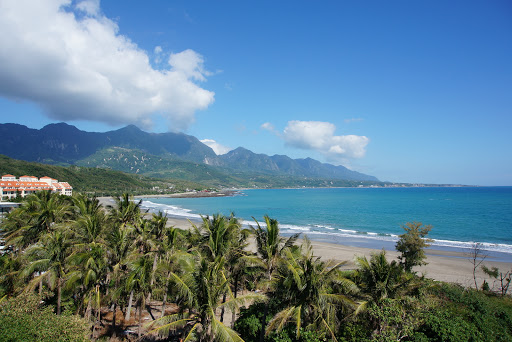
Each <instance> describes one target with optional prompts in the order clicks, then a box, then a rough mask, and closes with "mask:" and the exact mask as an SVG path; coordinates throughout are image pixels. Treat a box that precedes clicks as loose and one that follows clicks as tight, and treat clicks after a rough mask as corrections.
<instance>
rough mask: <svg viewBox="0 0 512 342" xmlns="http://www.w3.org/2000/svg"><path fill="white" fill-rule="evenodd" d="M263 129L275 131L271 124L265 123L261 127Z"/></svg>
mask: <svg viewBox="0 0 512 342" xmlns="http://www.w3.org/2000/svg"><path fill="white" fill-rule="evenodd" d="M261 128H262V129H264V130H266V131H269V132H274V131H275V128H274V125H272V124H271V123H270V122H265V123H264V124H262V125H261Z"/></svg>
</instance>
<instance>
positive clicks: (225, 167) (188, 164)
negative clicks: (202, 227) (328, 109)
mask: <svg viewBox="0 0 512 342" xmlns="http://www.w3.org/2000/svg"><path fill="white" fill-rule="evenodd" d="M0 137H1V138H0V154H4V155H6V156H9V157H11V158H15V159H21V160H25V161H35V162H40V163H46V164H54V165H80V166H88V167H101V168H106V169H114V170H120V171H125V172H129V173H137V174H144V175H148V176H157V177H161V178H162V177H164V178H165V177H173V178H182V179H187V180H193V181H203V182H206V183H207V184H213V183H215V185H216V186H240V185H244V184H245V185H248V184H250V182H244V181H243V180H245V181H249V180H251V179H256V178H258V177H263V178H265V179H267V180H269V179H271V178H274V179H275V178H277V179H280V180H281V181H280V183H283V184H286V179H287V178H288V179H289V180H290V181H291V182H292V183H294V182H295V183H296V181H297V180H300V179H310V180H322V181H323V182H324V183H325V181H328V180H332V181H337V182H336V184H339V181H345V182H352V183H354V182H379V180H378V179H377V178H375V177H373V176H369V175H365V174H362V173H359V172H356V171H352V170H349V169H347V168H346V167H344V166H335V165H331V164H326V163H321V162H319V161H317V160H314V159H311V158H306V159H292V158H290V157H288V156H285V155H273V156H268V155H265V154H256V153H254V152H252V151H250V150H247V149H245V148H243V147H239V148H237V149H234V150H232V151H230V152H228V153H227V154H224V155H216V154H215V152H214V151H213V150H212V149H211V148H210V147H208V146H206V145H205V144H203V143H202V142H200V141H199V139H197V138H196V137H193V136H191V135H186V134H184V133H171V132H168V133H148V132H144V131H142V130H140V129H139V128H138V127H136V126H133V125H129V126H126V127H124V128H121V129H118V130H113V131H109V132H105V133H97V132H85V131H81V130H79V129H78V128H76V127H74V126H72V125H68V124H66V123H58V124H50V125H47V126H45V127H43V128H42V129H40V130H38V129H31V128H28V127H26V126H23V125H19V124H0ZM262 181H263V180H262ZM237 183H238V184H237ZM271 183H275V182H271ZM333 184H334V183H333ZM351 185H352V186H354V185H355V184H351ZM349 186H350V185H349Z"/></svg>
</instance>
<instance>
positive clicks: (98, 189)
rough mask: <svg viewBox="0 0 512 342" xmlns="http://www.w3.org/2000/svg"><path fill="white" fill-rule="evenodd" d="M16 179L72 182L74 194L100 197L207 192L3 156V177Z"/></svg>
mask: <svg viewBox="0 0 512 342" xmlns="http://www.w3.org/2000/svg"><path fill="white" fill-rule="evenodd" d="M5 174H12V175H14V176H16V177H18V178H19V177H20V176H24V175H29V176H35V177H43V176H48V177H52V178H55V179H58V180H59V181H61V182H68V183H69V184H71V186H72V187H73V189H74V191H79V192H88V193H93V194H96V195H116V194H120V193H122V192H131V193H135V194H151V193H159V192H160V191H164V192H180V191H183V190H185V189H187V188H188V189H204V188H205V187H206V186H204V185H202V184H198V183H195V182H188V181H185V180H175V179H166V180H161V179H153V178H149V177H146V176H140V175H133V174H126V173H123V172H120V171H112V170H105V169H101V168H90V167H79V166H69V167H62V166H55V165H46V164H39V163H32V162H26V161H22V160H16V159H12V158H9V157H6V156H4V155H0V175H5Z"/></svg>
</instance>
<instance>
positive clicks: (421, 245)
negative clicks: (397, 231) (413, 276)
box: [395, 222, 433, 272]
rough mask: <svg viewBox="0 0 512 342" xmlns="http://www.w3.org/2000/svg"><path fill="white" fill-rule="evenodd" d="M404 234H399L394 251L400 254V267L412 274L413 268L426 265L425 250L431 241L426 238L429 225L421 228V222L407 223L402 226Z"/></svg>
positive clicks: (430, 227) (429, 228)
mask: <svg viewBox="0 0 512 342" xmlns="http://www.w3.org/2000/svg"><path fill="white" fill-rule="evenodd" d="M402 228H403V229H404V230H405V233H403V234H401V235H400V236H399V237H400V239H399V240H398V241H397V243H396V246H395V248H396V250H397V251H398V252H400V253H401V254H400V256H399V257H398V259H400V265H402V266H403V268H404V269H405V270H406V271H407V272H412V268H413V267H414V266H421V265H426V264H427V262H425V259H426V256H425V248H427V247H429V246H430V243H431V242H432V241H433V240H432V239H429V238H427V237H426V236H427V235H428V233H429V232H430V230H431V229H432V226H431V225H426V226H423V224H422V223H421V222H408V223H406V224H405V226H402Z"/></svg>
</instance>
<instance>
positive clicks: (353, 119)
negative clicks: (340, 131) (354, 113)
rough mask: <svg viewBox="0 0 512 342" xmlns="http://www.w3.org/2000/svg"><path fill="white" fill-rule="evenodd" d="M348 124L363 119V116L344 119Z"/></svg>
mask: <svg viewBox="0 0 512 342" xmlns="http://www.w3.org/2000/svg"><path fill="white" fill-rule="evenodd" d="M344 121H345V123H346V124H349V123H352V122H359V121H363V119H362V118H350V119H345V120H344Z"/></svg>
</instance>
